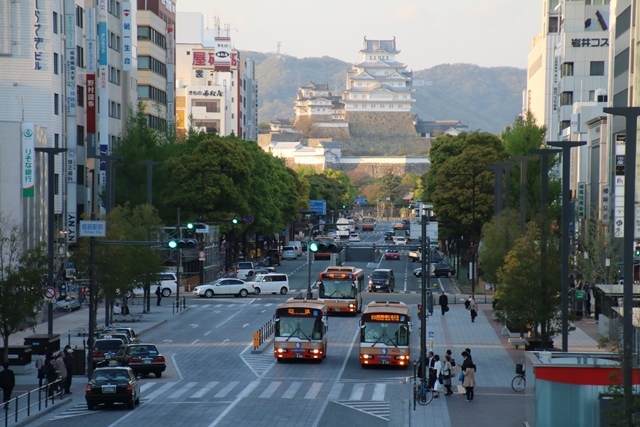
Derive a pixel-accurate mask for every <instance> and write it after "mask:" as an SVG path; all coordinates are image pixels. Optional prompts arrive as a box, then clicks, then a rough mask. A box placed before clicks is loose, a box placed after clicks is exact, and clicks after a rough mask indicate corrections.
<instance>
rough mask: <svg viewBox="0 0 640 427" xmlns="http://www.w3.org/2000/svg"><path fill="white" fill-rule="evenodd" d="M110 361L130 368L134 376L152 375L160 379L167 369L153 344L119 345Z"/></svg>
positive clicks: (162, 357)
mask: <svg viewBox="0 0 640 427" xmlns="http://www.w3.org/2000/svg"><path fill="white" fill-rule="evenodd" d="M112 360H113V361H115V362H116V363H117V364H118V365H120V366H127V367H129V368H131V369H132V370H133V372H134V373H135V374H136V375H138V374H140V375H149V374H154V375H155V376H156V378H160V377H161V376H162V373H163V372H164V371H165V370H166V369H167V365H166V362H165V359H164V356H163V355H162V354H160V352H159V351H158V348H157V347H156V346H155V345H154V344H148V343H138V344H124V345H121V346H120V348H119V349H118V352H117V353H116V354H115V356H113V359H112Z"/></svg>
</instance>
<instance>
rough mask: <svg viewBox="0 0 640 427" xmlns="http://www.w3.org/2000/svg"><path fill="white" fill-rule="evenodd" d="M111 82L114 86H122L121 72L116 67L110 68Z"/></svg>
mask: <svg viewBox="0 0 640 427" xmlns="http://www.w3.org/2000/svg"><path fill="white" fill-rule="evenodd" d="M109 81H110V82H111V83H113V84H114V85H118V86H120V70H118V69H117V68H115V67H109Z"/></svg>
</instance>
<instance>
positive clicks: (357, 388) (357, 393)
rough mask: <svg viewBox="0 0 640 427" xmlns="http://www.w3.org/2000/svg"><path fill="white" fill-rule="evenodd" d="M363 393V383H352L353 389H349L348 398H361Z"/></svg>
mask: <svg viewBox="0 0 640 427" xmlns="http://www.w3.org/2000/svg"><path fill="white" fill-rule="evenodd" d="M363 394H364V384H354V386H353V390H351V397H350V398H349V400H362V395H363Z"/></svg>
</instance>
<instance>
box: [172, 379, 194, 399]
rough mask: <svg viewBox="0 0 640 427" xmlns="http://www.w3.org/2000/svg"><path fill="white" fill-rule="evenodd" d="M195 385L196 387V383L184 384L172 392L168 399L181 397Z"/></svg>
mask: <svg viewBox="0 0 640 427" xmlns="http://www.w3.org/2000/svg"><path fill="white" fill-rule="evenodd" d="M196 385H198V383H197V382H189V383H186V384H185V385H184V386H183V387H181V388H180V389H179V390H176V391H174V392H173V394H171V395H170V396H169V399H177V398H178V397H180V396H182V395H183V394H185V393H186V392H187V391H189V389H191V388H193V387H195V386H196Z"/></svg>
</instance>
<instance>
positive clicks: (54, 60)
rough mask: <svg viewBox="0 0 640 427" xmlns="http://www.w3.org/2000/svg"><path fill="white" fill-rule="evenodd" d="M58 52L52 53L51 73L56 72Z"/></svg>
mask: <svg viewBox="0 0 640 427" xmlns="http://www.w3.org/2000/svg"><path fill="white" fill-rule="evenodd" d="M58 61H59V58H58V54H57V53H55V52H54V53H53V74H58Z"/></svg>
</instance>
